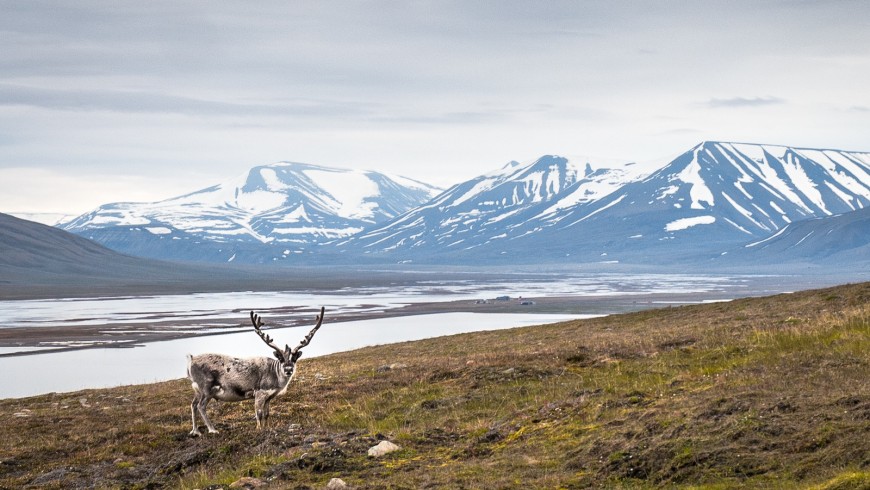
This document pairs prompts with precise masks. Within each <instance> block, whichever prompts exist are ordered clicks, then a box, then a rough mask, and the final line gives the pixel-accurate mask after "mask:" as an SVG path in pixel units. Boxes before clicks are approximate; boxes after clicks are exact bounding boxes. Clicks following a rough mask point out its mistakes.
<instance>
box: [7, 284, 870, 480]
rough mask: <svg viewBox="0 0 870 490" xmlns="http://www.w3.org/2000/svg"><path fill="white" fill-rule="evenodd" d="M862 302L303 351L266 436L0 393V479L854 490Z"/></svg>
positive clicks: (843, 292)
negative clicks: (383, 447) (194, 432)
mask: <svg viewBox="0 0 870 490" xmlns="http://www.w3.org/2000/svg"><path fill="white" fill-rule="evenodd" d="M868 305H870V283H863V284H855V285H845V286H840V287H835V288H829V289H824V290H815V291H805V292H799V293H794V294H782V295H777V296H771V297H765V298H750V299H740V300H735V301H732V302H728V303H715V304H705V305H693V306H684V307H676V308H665V309H660V310H649V311H643V312H638V313H630V314H623V315H614V316H610V317H604V318H597V319H592V320H582V321H570V322H564V323H558V324H553V325H542V326H536V327H527V328H520V329H514V330H502V331H494V332H479V333H472V334H464V335H457V336H451V337H442V338H438V339H430V340H424V341H419V342H409V343H403V344H396V345H389V346H379V347H371V348H366V349H361V350H357V351H353V352H346V353H341V354H335V355H330V356H326V357H321V358H314V359H304V358H303V359H302V360H301V361H300V362H301V364H302V365H301V367H300V371H299V374H297V378H296V380H295V381H294V383H293V384H291V386H290V390H291V391H292V393H293V396H286V397H283V398H278V399H276V400H275V401H274V403H273V406H272V417H273V419H272V420H273V423H272V424H271V425H270V426H269V427H268V428H267V429H264V430H259V431H258V430H257V429H256V426H255V425H254V424H253V423H252V419H251V417H252V412H251V407H250V406H248V403H250V402H244V403H234V404H218V405H217V406H214V407H213V410H214V411H215V412H216V415H217V416H216V417H215V419H216V420H217V421H218V423H217V427H218V429H231V430H221V433H220V434H216V435H211V436H209V437H191V436H189V435H188V431H189V428H190V426H189V420H190V419H189V416H190V412H189V407H188V406H187V404H186V400H189V393H190V386H189V383H188V381H187V380H182V379H179V380H176V381H170V382H165V383H158V384H151V385H144V386H126V387H119V388H113V389H105V390H86V391H81V392H76V393H64V394H48V395H43V396H37V397H31V398H25V399H8V400H0V441H2V444H0V487H2V488H19V487H27V486H32V487H40V488H75V487H79V488H82V487H122V488H159V487H178V488H226V487H229V486H230V485H231V484H232V483H233V482H237V483H238V482H243V483H244V484H246V485H249V486H253V485H258V484H263V486H264V487H265V488H323V487H324V486H325V485H326V484H327V482H329V481H330V480H331V479H332V478H341V479H342V480H343V481H345V482H346V483H347V484H348V485H350V486H352V487H355V488H588V487H606V488H641V489H643V488H693V489H722V488H765V489H770V488H773V489H793V488H798V489H813V490H822V489H827V490H834V489H838V490H845V489H866V488H870V437H868V434H870V376H868V373H870V311H868V310H870V308H868ZM408 325H409V328H413V318H409V319H408ZM181 375H183V373H179V376H181ZM379 440H390V441H392V442H395V443H397V444H398V445H399V446H400V447H401V449H400V450H398V451H394V452H392V453H390V454H387V455H385V456H382V457H380V458H372V457H369V456H368V455H367V449H368V448H369V447H371V446H374V445H375V444H377V443H378V442H379ZM244 478H246V479H244Z"/></svg>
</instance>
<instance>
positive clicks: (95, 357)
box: [0, 274, 770, 398]
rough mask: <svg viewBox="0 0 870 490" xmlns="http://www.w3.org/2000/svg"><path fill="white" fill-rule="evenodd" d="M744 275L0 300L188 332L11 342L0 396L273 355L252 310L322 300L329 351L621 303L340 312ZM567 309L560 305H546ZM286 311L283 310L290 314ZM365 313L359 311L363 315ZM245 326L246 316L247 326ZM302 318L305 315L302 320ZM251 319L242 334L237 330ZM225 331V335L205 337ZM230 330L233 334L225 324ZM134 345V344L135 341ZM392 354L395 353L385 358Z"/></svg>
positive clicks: (73, 317) (748, 291) (3, 320)
mask: <svg viewBox="0 0 870 490" xmlns="http://www.w3.org/2000/svg"><path fill="white" fill-rule="evenodd" d="M758 284H759V282H758V279H757V278H749V277H746V276H730V277H726V276H705V275H679V274H674V275H661V274H594V275H589V274H583V275H581V274H553V275H552V276H550V277H546V278H541V276H540V275H538V276H535V277H534V278H533V279H527V280H523V279H520V278H518V279H517V280H516V281H512V282H510V281H509V282H474V281H423V282H420V283H418V284H416V285H413V286H403V287H401V288H391V287H373V288H355V289H348V290H340V291H337V292H332V293H330V294H325V293H323V292H236V293H200V294H188V295H166V296H137V297H119V298H89V299H52V300H31V301H0V328H11V327H20V326H27V327H29V328H35V329H38V328H43V327H64V328H72V329H74V328H75V327H76V326H85V325H89V326H95V325H96V326H102V325H113V326H114V327H116V328H117V327H118V326H119V325H121V326H123V325H130V326H131V328H133V327H134V326H138V327H143V326H144V327H146V328H151V327H154V328H159V329H163V330H166V329H169V330H172V331H177V332H184V333H185V334H191V335H196V336H194V337H191V338H185V339H178V340H169V341H159V342H150V343H144V344H139V345H138V346H137V347H135V348H117V347H114V348H113V347H109V348H105V347H92V348H87V349H81V350H67V351H62V352H39V350H41V349H39V348H37V349H34V348H26V347H16V346H6V347H4V348H2V350H0V354H9V353H13V352H28V351H29V352H30V353H28V354H27V355H19V356H10V357H5V356H0V372H2V373H3V376H0V398H8V397H22V396H28V395H35V394H40V393H47V392H51V391H57V392H64V391H74V390H78V389H84V388H98V387H108V386H116V385H121V384H135V383H145V382H153V381H160V380H168V379H175V378H181V377H184V376H185V375H186V372H185V370H186V365H185V363H186V357H185V356H186V354H188V353H191V354H196V353H201V352H207V351H214V352H224V353H229V354H232V355H236V356H240V357H244V356H259V355H268V354H269V352H268V349H266V348H264V346H263V344H262V342H261V340H260V339H259V338H258V337H257V336H255V335H252V334H251V333H250V331H249V328H248V327H247V325H244V321H245V317H246V314H247V311H248V310H259V311H267V312H268V311H269V310H270V309H287V308H300V309H299V310H298V311H296V310H294V311H295V312H291V313H289V316H290V317H292V316H297V317H298V318H300V319H306V320H309V319H310V320H312V321H313V318H314V313H313V312H314V311H315V307H319V306H325V307H326V310H327V317H326V322H325V323H324V327H323V328H322V329H321V330H320V332H318V334H317V337H316V339H315V341H314V342H312V344H311V345H310V346H309V347H307V348H306V349H305V356H306V357H311V356H315V355H325V354H329V353H333V352H339V351H345V350H350V349H355V348H359V347H363V346H367V345H377V344H386V343H392V342H400V341H407V340H416V339H422V338H428V337H437V336H441V335H449V334H455V333H460V332H470V331H478V330H489V329H500V328H511V327H517V326H524V325H531V324H541V323H550V322H555V321H561V320H566V319H569V318H582V317H589V316H592V315H590V313H597V314H602V313H614V312H616V311H613V312H611V311H595V312H589V311H581V312H577V311H571V312H566V311H551V312H549V311H544V312H542V311H541V310H536V312H535V313H534V314H531V313H516V312H513V313H439V314H428V315H417V316H414V317H407V316H405V317H396V318H373V319H367V320H357V321H347V322H339V321H338V320H339V319H340V316H341V315H342V314H352V315H368V314H374V315H377V314H379V313H382V312H384V311H386V310H390V309H395V308H400V307H402V306H405V305H408V304H412V303H423V302H426V303H438V302H446V301H456V300H467V301H468V302H469V303H468V304H473V303H474V301H475V300H476V299H484V298H489V299H491V298H494V297H496V296H501V295H509V296H511V297H513V298H517V297H527V298H528V297H557V296H575V297H577V296H582V297H587V298H604V297H606V296H613V295H621V296H628V297H631V296H635V295H644V294H655V293H662V294H689V293H698V294H701V293H703V295H702V296H698V297H699V298H702V297H703V298H706V300H722V299H730V298H735V297H741V296H747V295H755V294H759V293H762V294H763V293H765V292H767V291H769V289H767V288H769V287H770V286H769V284H763V285H761V286H759V285H758ZM541 313H561V314H555V315H554V314H541ZM284 316H285V317H286V316H288V314H285V315H284ZM357 318H359V316H357ZM243 325H244V326H243ZM303 325H308V324H307V323H305V322H303ZM241 329H244V331H242V332H240V331H239V330H241ZM218 332H220V333H221V334H220V335H205V334H214V333H218ZM227 332H230V333H227ZM270 332H271V333H272V335H273V337H274V338H276V339H278V341H279V343H289V344H294V343H295V342H297V341H298V340H299V339H301V337H302V336H303V335H304V334H305V332H307V327H306V326H303V327H301V328H284V329H273V330H270ZM87 345H93V343H91V344H88V343H80V344H62V343H50V342H49V343H45V344H43V348H50V347H54V348H58V347H70V346H87ZM129 345H130V344H127V346H129ZM384 361H385V362H389V359H385V360H384Z"/></svg>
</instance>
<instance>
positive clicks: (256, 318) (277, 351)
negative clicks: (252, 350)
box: [251, 311, 320, 362]
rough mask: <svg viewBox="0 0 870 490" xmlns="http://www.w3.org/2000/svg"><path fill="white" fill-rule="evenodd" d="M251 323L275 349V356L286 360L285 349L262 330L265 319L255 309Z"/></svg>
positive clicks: (267, 343) (258, 333)
mask: <svg viewBox="0 0 870 490" xmlns="http://www.w3.org/2000/svg"><path fill="white" fill-rule="evenodd" d="M251 323H253V324H254V330H255V331H256V332H257V335H259V336H260V338H261V339H263V342H265V343H266V345H268V346H269V347H271V348H272V349H274V350H275V356H276V357H277V358H278V360H280V361H281V362H284V351H283V350H281V349H279V348H278V346H276V345H275V344H274V343H272V337H269V335H267V334H266V332H264V331H262V330H260V327H262V326H263V320H262V319H261V318H260V315H258V314H256V313H254V312H253V311H252V312H251ZM319 326H320V325H318V327H319Z"/></svg>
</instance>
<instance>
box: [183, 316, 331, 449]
mask: <svg viewBox="0 0 870 490" xmlns="http://www.w3.org/2000/svg"><path fill="white" fill-rule="evenodd" d="M323 313H324V308H320V315H319V316H318V317H317V325H315V326H314V328H313V329H311V331H310V332H308V335H306V336H305V338H304V339H302V341H301V342H299V345H297V346H296V347H294V348H293V349H291V348H290V346H289V345H285V346H284V349H280V348H278V346H276V345H275V344H274V343H273V342H272V338H271V337H269V336H268V335H267V334H266V333H265V332H263V331H262V330H260V327H262V326H263V321H262V320H261V319H260V316H259V315H257V314H256V313H254V312H253V311H252V312H251V323H253V324H254V330H255V331H256V332H257V335H259V336H260V338H261V339H263V342H265V343H266V345H268V346H269V347H271V348H272V349H273V350H274V351H275V352H274V353H275V357H276V358H277V359H272V358H269V357H255V358H251V359H239V358H235V357H230V356H226V355H223V354H200V355H198V356H191V355H190V354H188V356H187V359H188V361H187V377H188V378H190V381H191V385H192V386H193V391H194V392H195V393H196V394H195V395H194V397H193V402H191V404H190V418H191V420H192V421H193V430H191V431H190V435H192V436H198V435H201V434H200V432H199V429H198V428H197V427H196V413H197V412H199V416H200V417H202V420H203V422H205V425H206V426H207V427H208V432H209V433H211V434H216V433H217V432H218V431H217V430H216V429H215V428H214V425H212V423H211V420H209V418H208V415H206V413H205V407H206V405H208V402H209V401H210V400H211V399H212V398H214V399H215V400H220V401H222V402H237V401H242V400H245V399H248V398H253V399H254V410H255V415H256V417H257V428H258V429H260V428H261V427H263V428H265V427H266V422H267V421H268V419H269V402H270V401H272V399H273V398H275V397H276V396H278V395H283V394H284V392H285V391H287V386H288V385H289V384H290V380H291V379H293V374H294V373H295V371H296V361H298V360H299V358H300V357H301V356H302V348H303V347H305V346H306V345H308V343H309V342H311V338H312V337H314V333H315V332H317V329H318V328H320V324H321V323H323Z"/></svg>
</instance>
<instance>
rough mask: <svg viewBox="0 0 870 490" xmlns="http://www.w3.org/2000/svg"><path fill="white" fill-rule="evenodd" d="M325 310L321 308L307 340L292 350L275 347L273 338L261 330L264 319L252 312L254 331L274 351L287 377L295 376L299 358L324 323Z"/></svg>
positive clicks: (285, 347) (306, 337) (286, 346)
mask: <svg viewBox="0 0 870 490" xmlns="http://www.w3.org/2000/svg"><path fill="white" fill-rule="evenodd" d="M325 310H326V309H325V308H323V307H321V308H320V315H318V316H317V324H316V325H314V328H312V329H311V331H310V332H308V335H306V336H305V338H303V339H302V341H301V342H299V345H297V346H296V347H294V348H292V349H291V348H290V346H289V345H286V344H285V345H284V348H283V349H281V348H279V347H278V346H277V345H275V343H274V342H273V341H272V337H269V335H268V334H266V333H265V332H263V331H262V330H260V327H262V326H263V320H262V318H260V315H258V314H256V313H254V312H253V311H252V312H251V323H253V324H254V330H255V331H256V332H257V335H259V336H260V338H261V339H263V342H265V343H266V345H268V346H269V347H271V348H272V351H273V353H274V354H275V357H276V358H277V359H278V361H279V362H280V363H281V365H282V367H283V369H284V374H285V375H286V376H290V375H292V374H293V371H294V369H295V367H296V361H298V360H299V358H300V357H302V348H303V347H305V346H306V345H308V343H309V342H311V338H312V337H314V333H315V332H317V329H318V328H320V325H321V324H322V323H323V313H324V311H325Z"/></svg>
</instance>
